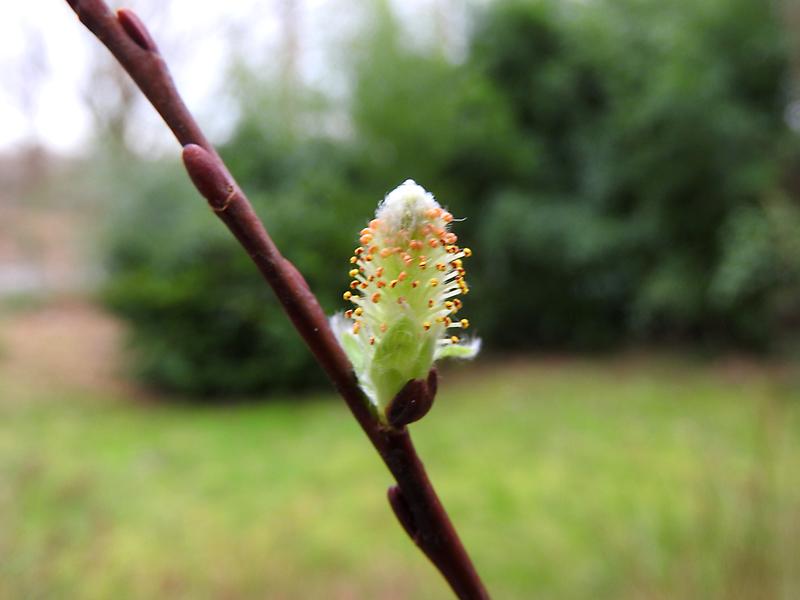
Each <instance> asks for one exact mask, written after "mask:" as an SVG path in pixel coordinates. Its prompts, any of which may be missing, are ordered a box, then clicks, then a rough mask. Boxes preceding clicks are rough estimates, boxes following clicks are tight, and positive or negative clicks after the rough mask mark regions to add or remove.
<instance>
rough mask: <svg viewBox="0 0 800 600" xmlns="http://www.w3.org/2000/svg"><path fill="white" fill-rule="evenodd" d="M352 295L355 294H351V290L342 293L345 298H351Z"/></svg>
mask: <svg viewBox="0 0 800 600" xmlns="http://www.w3.org/2000/svg"><path fill="white" fill-rule="evenodd" d="M352 297H353V294H351V293H350V292H345V293H344V294H342V298H344V299H345V300H350V298H352Z"/></svg>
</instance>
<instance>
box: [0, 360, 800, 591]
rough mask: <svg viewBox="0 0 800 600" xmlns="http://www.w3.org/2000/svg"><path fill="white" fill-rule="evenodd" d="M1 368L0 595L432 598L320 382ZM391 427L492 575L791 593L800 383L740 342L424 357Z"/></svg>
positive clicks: (426, 571)
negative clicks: (733, 360) (134, 392)
mask: <svg viewBox="0 0 800 600" xmlns="http://www.w3.org/2000/svg"><path fill="white" fill-rule="evenodd" d="M12 383H13V382H9V381H6V382H0V598H3V599H5V598H9V599H17V598H104V599H105V598H115V599H117V598H192V599H194V598H201V599H202V598H231V599H235V598H270V599H284V598H287V599H288V598H291V599H309V598H311V599H317V598H319V599H328V598H333V599H337V598H341V599H344V598H354V599H355V598H359V599H361V598H364V599H379V600H383V599H397V600H399V599H423V600H424V599H434V598H449V597H450V596H449V593H448V590H447V588H446V587H445V584H443V583H442V581H440V578H439V577H438V575H437V574H436V573H435V571H434V569H433V568H432V567H431V566H430V565H429V564H428V563H427V561H426V559H425V558H424V557H423V556H422V555H421V554H419V553H418V552H417V551H416V549H415V548H414V547H413V546H412V544H411V542H410V541H409V540H408V539H407V538H406V537H405V534H404V533H403V532H402V531H401V529H400V527H399V526H398V525H397V523H395V522H394V517H393V516H392V515H391V513H390V511H389V508H388V506H387V502H386V499H385V491H386V487H387V486H388V485H389V484H390V477H389V475H388V472H386V471H385V469H384V468H383V466H382V465H381V463H380V462H379V460H378V458H377V455H375V453H374V452H373V451H372V450H371V448H370V447H369V445H368V443H367V440H366V438H365V437H364V435H363V434H362V433H361V432H360V430H359V429H358V428H357V426H356V425H355V422H354V421H353V419H352V418H351V417H350V415H349V413H347V411H346V409H345V407H344V405H343V403H342V402H341V401H338V400H337V399H335V398H333V397H330V396H327V395H325V396H320V397H316V398H304V399H292V398H278V399H274V400H272V401H270V402H265V403H260V404H248V405H238V406H232V407H220V408H215V407H201V408H197V407H191V406H185V405H183V406H180V405H174V404H172V405H170V404H165V403H156V402H152V401H150V402H146V401H142V400H141V399H138V400H136V399H133V398H127V397H121V396H120V397H112V398H109V397H107V396H105V395H102V394H99V393H94V394H93V393H78V392H75V391H71V392H70V391H63V392H59V393H56V392H50V391H42V390H40V391H38V392H28V393H23V391H22V390H20V389H18V388H15V389H12ZM440 389H441V393H440V397H439V399H438V400H437V404H436V406H434V409H433V411H432V412H431V414H430V415H429V416H428V417H427V418H426V419H425V420H424V421H423V422H421V423H419V424H417V425H415V426H413V433H414V435H415V438H416V440H417V444H418V446H419V448H420V452H421V454H422V456H423V458H424V460H425V461H426V464H427V466H428V468H429V472H430V474H431V477H432V479H433V480H434V482H435V484H436V486H437V488H438V489H439V492H440V494H441V496H442V498H443V500H444V503H445V505H446V506H447V507H448V508H449V510H450V512H451V515H452V517H453V519H454V521H455V523H456V525H457V528H458V529H459V531H460V532H461V534H462V536H463V539H464V542H465V544H466V546H467V548H468V549H469V550H470V551H471V553H472V555H473V557H474V559H475V562H476V563H477V566H478V569H479V571H480V572H481V573H482V574H483V576H484V578H485V580H486V583H487V585H488V587H489V588H490V590H491V591H492V592H493V595H494V597H495V598H497V599H526V600H527V599H535V598H555V599H561V598H576V599H577V598H580V599H589V598H591V599H595V598H609V599H611V598H613V599H617V598H623V599H625V598H698V599H700V598H702V599H706V598H749V599H771V598H776V599H777V598H782V599H790V598H798V597H800V383H798V380H796V379H795V380H793V379H792V376H791V375H790V374H787V373H785V372H782V373H776V372H775V371H772V370H767V369H760V368H756V367H753V366H752V365H746V364H740V365H738V366H737V365H728V366H727V367H721V366H692V365H690V364H688V363H682V362H676V361H670V360H664V359H649V360H631V359H627V360H604V361H599V362H588V361H587V362H584V361H576V360H567V361H542V360H539V361H528V362H525V361H516V362H514V363H513V364H507V365H505V366H502V367H497V366H495V367H493V368H492V367H478V368H469V369H460V370H458V371H451V372H448V373H446V374H445V376H444V377H443V381H442V385H441V388H440Z"/></svg>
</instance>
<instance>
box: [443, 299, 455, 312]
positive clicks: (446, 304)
mask: <svg viewBox="0 0 800 600" xmlns="http://www.w3.org/2000/svg"><path fill="white" fill-rule="evenodd" d="M453 306H454V304H453V303H452V302H451V301H450V300H445V301H444V307H445V308H446V309H447V310H450V309H451V308H453Z"/></svg>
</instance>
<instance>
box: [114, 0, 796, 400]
mask: <svg viewBox="0 0 800 600" xmlns="http://www.w3.org/2000/svg"><path fill="white" fill-rule="evenodd" d="M376 5H377V6H378V8H377V9H376V13H375V18H374V19H372V20H371V23H372V25H371V26H370V27H369V28H368V30H367V31H365V32H363V34H362V35H361V37H360V38H359V40H358V44H357V46H356V50H355V52H354V53H353V56H354V59H353V60H352V65H351V66H352V68H351V71H350V72H351V78H352V87H351V94H350V96H349V98H348V104H347V106H346V115H343V114H342V111H341V110H340V109H337V110H333V109H331V108H330V107H329V106H327V105H326V103H325V102H324V99H322V101H321V102H320V99H319V98H316V99H315V100H314V102H312V103H311V105H313V109H311V108H308V107H309V106H310V105H309V103H308V102H306V101H305V98H302V99H298V101H296V102H290V103H288V104H287V103H285V102H284V103H283V104H281V103H276V102H274V101H273V100H270V95H269V94H266V93H264V92H263V89H264V88H263V83H259V84H254V83H253V81H252V79H250V80H247V78H245V79H244V80H243V81H245V82H246V83H245V84H243V88H244V89H243V92H242V97H243V98H245V99H246V101H243V104H242V114H243V116H242V119H241V120H240V122H239V124H238V127H237V129H236V132H235V134H234V136H233V137H232V139H231V140H230V141H229V143H228V144H226V146H225V148H223V154H224V156H225V158H226V160H228V161H229V164H230V167H231V170H232V171H233V172H234V173H235V174H236V175H237V177H238V178H239V179H240V182H241V183H242V185H243V187H244V188H245V189H246V190H247V191H248V194H249V195H250V196H251V199H252V200H253V201H254V203H255V205H256V207H257V209H258V210H259V212H260V214H261V215H262V217H263V218H264V220H265V222H266V224H267V226H268V228H269V229H270V231H271V232H272V233H273V235H274V237H275V239H276V241H277V242H278V243H279V244H280V246H281V247H282V248H283V249H284V251H285V253H286V255H287V256H289V257H290V258H291V259H292V260H293V261H295V262H296V263H297V265H298V266H299V267H300V269H301V270H302V271H303V272H304V273H305V274H306V275H307V277H308V279H309V283H310V284H311V287H312V289H314V291H315V292H317V293H318V295H319V296H320V298H321V300H322V301H323V303H325V304H326V306H325V308H326V309H327V310H329V311H331V312H332V311H333V310H334V309H336V308H338V307H339V306H340V300H339V298H340V292H341V289H342V286H343V285H344V284H345V283H346V277H345V269H346V258H347V256H348V252H349V250H350V249H351V248H352V243H353V242H354V236H355V232H357V231H358V229H359V228H360V227H361V226H363V223H364V221H365V220H366V219H367V217H368V216H369V215H370V214H371V212H372V210H373V209H374V206H375V203H376V202H377V201H378V200H379V199H380V198H381V197H382V196H383V195H384V194H385V193H386V192H387V191H388V190H389V189H391V188H393V187H394V186H395V185H397V184H398V183H400V182H401V181H403V180H404V179H406V178H409V177H412V178H414V179H416V180H417V181H419V182H420V183H422V184H423V185H425V187H427V188H428V189H431V190H432V191H433V192H434V193H435V194H436V196H437V198H438V199H439V200H440V202H442V203H443V204H444V205H447V206H449V208H450V209H451V210H452V211H453V213H454V214H455V215H456V216H465V217H467V220H466V221H465V222H464V223H461V224H460V226H459V232H460V234H461V242H463V243H464V244H465V245H469V246H473V247H474V249H475V250H476V256H475V258H473V259H472V261H471V265H469V266H471V267H472V269H471V270H470V273H469V276H470V279H471V281H472V283H473V285H472V286H471V287H472V290H473V293H472V294H471V295H470V296H469V297H468V298H467V308H466V311H465V313H467V316H469V317H471V320H472V321H473V323H474V324H475V325H476V329H477V330H478V333H479V334H480V335H481V336H482V337H484V339H485V341H486V342H487V343H488V345H489V347H490V348H491V347H492V346H494V347H499V346H500V345H502V346H503V347H517V348H559V347H566V348H577V349H590V348H604V347H611V346H613V345H616V344H619V343H621V342H625V341H629V340H639V341H642V340H644V341H661V340H680V341H694V342H698V341H701V342H704V343H705V342H708V341H711V342H714V343H717V344H735V345H744V346H748V347H761V348H765V347H768V346H769V343H770V342H771V341H774V340H775V339H776V338H777V334H779V333H780V332H781V330H782V328H783V325H784V324H785V323H787V322H788V321H787V320H788V319H792V318H794V319H797V316H798V315H797V302H796V300H797V297H798V294H797V290H798V284H797V282H798V274H800V252H798V251H797V248H798V241H797V240H798V237H799V236H800V233H798V231H800V230H799V229H798V228H797V227H796V226H794V225H796V224H798V223H800V208H798V203H797V199H796V197H793V196H792V195H791V194H790V192H789V190H788V189H784V187H785V186H784V185H783V184H782V182H783V181H785V179H786V177H785V173H786V172H787V170H788V165H789V164H790V163H791V162H792V160H793V159H792V158H791V157H792V156H794V155H796V151H795V139H794V137H793V136H792V135H791V133H790V131H789V130H788V127H787V126H786V123H785V120H784V114H785V112H786V106H787V104H788V101H789V98H788V93H787V89H788V82H787V77H788V75H787V72H788V67H787V51H786V48H785V47H784V39H783V36H782V30H781V27H780V23H779V21H778V19H777V13H776V11H775V8H774V7H773V6H772V5H771V4H770V3H769V2H753V1H752V0H704V1H703V2H697V1H696V0H668V1H666V2H657V1H656V0H593V1H592V2H581V1H577V0H507V1H497V2H494V3H491V4H489V5H488V7H487V8H486V9H485V10H484V11H483V12H481V13H478V14H477V15H476V18H475V22H474V29H473V31H472V35H471V41H470V44H469V48H468V52H467V56H466V58H465V59H464V60H463V61H461V62H459V63H454V62H452V61H451V60H448V59H447V58H446V57H445V56H444V55H443V54H442V52H440V51H439V50H438V49H436V48H432V49H431V48H425V47H422V48H420V47H412V46H411V45H410V44H409V43H408V38H407V35H406V34H405V33H404V32H403V31H402V30H401V29H400V28H398V26H397V23H396V22H395V21H394V19H393V18H392V15H391V13H390V12H389V11H388V10H387V9H386V8H385V6H384V5H382V4H380V3H376ZM301 100H302V101H301ZM332 121H333V122H338V123H340V124H341V123H346V127H345V129H346V130H347V131H348V133H347V134H346V135H343V134H339V135H337V136H329V135H323V134H322V133H320V132H322V131H325V130H326V129H330V128H329V127H326V123H329V122H332ZM340 129H341V127H340ZM173 173H174V172H173ZM175 177H176V176H175V175H174V174H173V175H170V176H169V177H167V178H166V179H167V180H166V181H165V180H164V178H163V177H162V178H159V177H145V178H140V179H139V181H137V183H136V184H135V185H131V186H127V188H126V189H125V190H123V191H122V192H121V193H122V195H128V196H131V199H130V202H128V203H123V204H126V205H127V206H129V207H130V210H127V211H121V214H122V216H121V217H120V218H119V219H117V220H116V221H115V222H116V223H117V225H116V227H115V228H114V232H115V233H114V234H113V235H111V236H109V239H110V240H111V253H110V256H111V259H110V278H109V291H108V294H107V297H108V298H109V302H110V304H111V306H112V307H113V308H115V309H116V310H117V311H119V312H120V313H121V314H122V315H123V316H125V317H126V318H127V319H128V320H129V321H130V322H131V324H132V331H133V338H134V342H135V344H134V347H135V348H137V349H138V352H137V353H136V354H135V355H136V356H138V357H139V358H138V365H139V367H140V370H141V371H142V373H143V374H144V375H145V377H146V379H148V380H149V381H152V382H154V383H157V384H159V385H161V386H165V387H169V388H172V389H176V390H181V391H187V392H191V393H200V392H203V393H208V392H211V393H223V392H225V393H229V392H237V393H241V392H252V391H258V390H262V389H266V388H272V387H279V386H283V387H286V386H290V385H296V384H299V383H313V382H314V381H315V380H316V379H315V378H317V377H318V369H317V368H316V367H314V366H313V365H312V363H311V361H310V357H309V355H308V353H307V351H305V350H304V349H303V348H302V346H301V342H300V341H299V340H298V339H297V336H296V335H295V334H294V332H293V331H291V329H290V326H289V325H288V323H287V322H286V319H285V318H284V317H283V316H282V315H281V314H279V313H278V311H277V305H276V303H275V302H274V301H273V300H272V299H271V297H270V294H269V292H268V290H266V289H265V288H264V287H263V284H262V283H261V282H260V281H259V280H258V277H257V276H256V274H255V272H254V269H253V268H252V267H251V266H250V265H248V264H247V259H246V257H244V256H243V255H242V253H241V252H240V250H239V249H238V248H236V247H235V246H234V244H233V243H232V242H231V241H230V240H229V239H228V238H227V237H226V234H225V232H224V231H223V230H222V228H221V227H219V224H218V223H216V222H214V219H213V217H211V216H210V215H208V214H204V213H203V211H201V210H200V211H198V210H197V206H196V203H197V199H196V198H195V197H194V194H193V193H192V192H191V191H190V190H189V188H188V186H187V185H185V184H183V183H181V184H180V185H178V184H177V183H175V182H174V180H175ZM177 177H181V176H180V175H178V176H177ZM179 181H181V180H180V179H179ZM190 197H191V198H190ZM462 232H463V233H462Z"/></svg>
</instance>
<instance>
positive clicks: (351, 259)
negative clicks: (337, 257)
mask: <svg viewBox="0 0 800 600" xmlns="http://www.w3.org/2000/svg"><path fill="white" fill-rule="evenodd" d="M357 262H358V257H357V256H351V257H350V264H351V265H354V264H356V263H357Z"/></svg>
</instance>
